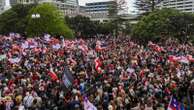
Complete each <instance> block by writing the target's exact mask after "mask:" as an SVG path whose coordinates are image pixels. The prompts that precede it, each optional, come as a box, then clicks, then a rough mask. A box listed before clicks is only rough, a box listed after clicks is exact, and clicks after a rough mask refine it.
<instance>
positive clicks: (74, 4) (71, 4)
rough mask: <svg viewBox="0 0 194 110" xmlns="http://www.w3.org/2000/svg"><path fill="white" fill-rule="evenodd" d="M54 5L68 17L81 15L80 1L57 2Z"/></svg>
mask: <svg viewBox="0 0 194 110" xmlns="http://www.w3.org/2000/svg"><path fill="white" fill-rule="evenodd" d="M54 4H56V6H57V7H58V8H59V9H60V10H61V11H62V12H63V13H64V15H66V16H70V17H72V16H76V15H77V14H78V13H79V3H78V0H66V1H60V0H55V1H54Z"/></svg>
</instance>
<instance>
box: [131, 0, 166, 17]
mask: <svg viewBox="0 0 194 110" xmlns="http://www.w3.org/2000/svg"><path fill="white" fill-rule="evenodd" d="M161 1H162V0H136V2H135V6H136V8H137V9H138V10H139V12H140V14H143V15H144V14H147V13H149V12H153V11H154V10H155V7H156V5H157V4H158V3H160V2H161Z"/></svg>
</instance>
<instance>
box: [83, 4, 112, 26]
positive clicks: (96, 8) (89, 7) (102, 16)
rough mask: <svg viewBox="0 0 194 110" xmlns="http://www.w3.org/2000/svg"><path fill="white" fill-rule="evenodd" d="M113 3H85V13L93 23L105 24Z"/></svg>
mask: <svg viewBox="0 0 194 110" xmlns="http://www.w3.org/2000/svg"><path fill="white" fill-rule="evenodd" d="M114 4H115V1H107V2H93V3H86V6H85V11H86V13H87V14H88V15H89V16H90V17H91V19H92V20H94V21H100V22H106V21H108V20H109V9H110V7H111V5H114Z"/></svg>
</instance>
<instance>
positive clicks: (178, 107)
mask: <svg viewBox="0 0 194 110" xmlns="http://www.w3.org/2000/svg"><path fill="white" fill-rule="evenodd" d="M167 110H185V109H184V106H183V104H181V103H179V102H178V100H177V99H176V98H175V97H173V96H172V97H171V99H170V102H169V105H168V108H167Z"/></svg>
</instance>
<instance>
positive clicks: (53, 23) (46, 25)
mask: <svg viewBox="0 0 194 110" xmlns="http://www.w3.org/2000/svg"><path fill="white" fill-rule="evenodd" d="M35 14H36V15H39V17H37V18H33V17H32V16H33V15H35ZM27 20H28V25H27V28H26V31H27V34H28V35H29V36H39V35H42V34H44V33H49V34H51V35H63V36H65V37H67V38H72V37H73V32H72V30H71V29H70V28H69V27H68V26H67V25H66V24H65V21H64V19H63V16H62V15H61V13H60V12H59V10H58V9H57V8H56V7H55V6H54V5H52V4H48V3H46V4H40V5H37V6H36V7H34V8H32V9H31V10H30V12H29V14H28V17H27Z"/></svg>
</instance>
